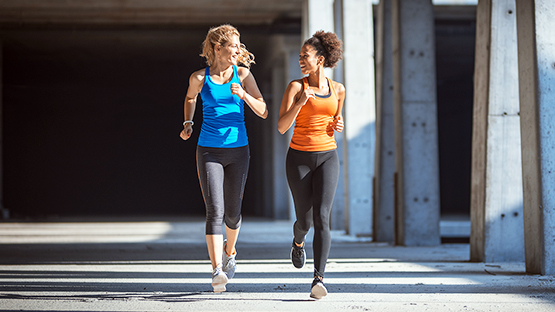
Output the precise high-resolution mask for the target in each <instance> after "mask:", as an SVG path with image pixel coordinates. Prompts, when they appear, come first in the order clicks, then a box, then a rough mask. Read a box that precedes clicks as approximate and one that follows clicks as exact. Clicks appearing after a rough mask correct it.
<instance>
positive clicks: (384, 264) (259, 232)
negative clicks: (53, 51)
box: [0, 219, 555, 312]
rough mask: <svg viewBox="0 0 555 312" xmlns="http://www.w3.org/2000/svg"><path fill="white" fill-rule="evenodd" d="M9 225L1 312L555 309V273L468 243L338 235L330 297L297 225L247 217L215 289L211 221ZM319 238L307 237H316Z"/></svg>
mask: <svg viewBox="0 0 555 312" xmlns="http://www.w3.org/2000/svg"><path fill="white" fill-rule="evenodd" d="M88 220H89V221H88V222H79V221H75V220H74V221H64V222H23V223H18V222H3V223H0V311H13V310H18V311H31V310H33V311H170V310H171V311H322V310H325V311H336V310H345V311H534V312H540V311H555V278H554V277H553V276H538V275H526V274H525V268H524V263H470V262H468V256H469V246H468V245H467V244H444V245H441V246H436V247H397V246H390V245H388V244H384V243H373V242H370V241H369V240H368V239H367V238H366V239H365V238H356V237H349V236H347V235H345V234H344V233H341V232H333V233H332V240H333V244H332V250H331V254H330V260H329V261H328V266H327V269H326V279H325V282H326V285H327V287H328V290H329V292H330V294H329V295H328V296H327V297H325V298H324V299H322V300H319V301H315V300H312V299H310V298H309V291H310V283H311V275H312V269H313V266H312V265H313V264H312V262H311V259H312V251H311V243H310V240H308V244H307V247H308V248H307V253H308V257H309V261H308V262H307V265H306V266H305V267H304V268H303V269H300V270H299V269H295V268H294V267H293V266H292V265H291V263H290V260H289V250H290V244H291V235H292V230H291V222H289V221H260V220H245V222H244V223H243V227H242V231H241V235H240V237H239V240H240V243H239V244H238V246H237V249H238V267H237V274H236V276H235V278H233V279H232V280H231V281H230V283H229V284H228V287H227V289H228V291H227V292H225V293H222V294H214V293H212V292H211V286H210V269H211V268H210V263H209V261H208V256H207V252H206V247H205V243H204V234H203V233H204V224H203V221H202V220H199V219H192V220H173V221H171V220H170V221H156V222H153V221H134V222H124V221H110V222H108V221H101V220H99V221H98V222H92V221H90V219H88ZM310 235H311V234H310V233H309V236H310Z"/></svg>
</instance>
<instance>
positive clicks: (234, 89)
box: [231, 83, 247, 100]
mask: <svg viewBox="0 0 555 312" xmlns="http://www.w3.org/2000/svg"><path fill="white" fill-rule="evenodd" d="M246 93H247V92H246V91H245V90H244V89H243V87H241V85H240V84H238V83H232V84H231V94H235V95H237V96H238V97H240V98H241V99H243V100H244V99H245V96H246V95H247V94H246Z"/></svg>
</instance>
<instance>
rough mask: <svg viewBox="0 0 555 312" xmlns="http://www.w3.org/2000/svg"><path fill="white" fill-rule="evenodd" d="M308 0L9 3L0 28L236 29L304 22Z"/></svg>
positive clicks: (2, 6)
mask: <svg viewBox="0 0 555 312" xmlns="http://www.w3.org/2000/svg"><path fill="white" fill-rule="evenodd" d="M302 1H303V0H280V1H274V0H257V1H236V0H217V1H198V0H157V1H150V0H134V1H121V0H95V1H60V0H41V1H34V0H4V1H0V25H2V24H4V25H6V24H7V25H16V26H25V25H31V26H32V25H137V26H146V25H156V26H162V25H194V24H199V25H212V24H214V23H217V24H221V23H223V22H226V23H231V24H236V25H254V24H271V23H272V22H273V21H275V20H276V19H283V18H300V17H301V16H300V15H301V14H300V13H301V6H302Z"/></svg>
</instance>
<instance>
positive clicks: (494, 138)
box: [470, 0, 524, 262]
mask: <svg viewBox="0 0 555 312" xmlns="http://www.w3.org/2000/svg"><path fill="white" fill-rule="evenodd" d="M515 12H516V8H515V2H514V0H513V1H499V0H493V1H492V0H483V1H480V2H479V4H478V14H477V31H476V65H475V79H474V121H473V124H474V128H473V135H472V186H471V211H470V216H471V234H470V259H471V260H472V261H484V262H499V261H524V230H523V219H522V169H521V168H522V160H521V156H520V155H521V153H520V132H519V129H520V116H519V104H518V55H517V43H516V14H515Z"/></svg>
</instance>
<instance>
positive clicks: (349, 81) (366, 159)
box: [342, 0, 376, 236]
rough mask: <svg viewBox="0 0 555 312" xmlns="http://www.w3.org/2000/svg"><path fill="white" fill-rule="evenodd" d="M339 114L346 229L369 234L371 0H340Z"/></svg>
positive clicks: (372, 131) (373, 108)
mask: <svg viewBox="0 0 555 312" xmlns="http://www.w3.org/2000/svg"><path fill="white" fill-rule="evenodd" d="M342 12H343V43H344V61H343V70H344V83H345V88H346V96H345V105H344V108H343V115H344V118H345V130H344V138H345V141H344V143H343V145H344V153H345V154H344V166H343V168H344V174H345V181H344V185H345V190H346V192H345V193H346V199H347V200H346V203H345V208H346V230H347V234H350V235H368V236H369V235H371V234H372V197H371V196H372V178H373V176H374V149H375V120H376V117H375V111H376V105H375V92H374V89H375V85H374V38H373V14H372V2H371V0H343V8H342Z"/></svg>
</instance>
